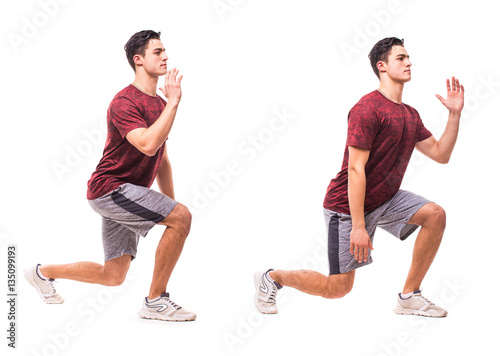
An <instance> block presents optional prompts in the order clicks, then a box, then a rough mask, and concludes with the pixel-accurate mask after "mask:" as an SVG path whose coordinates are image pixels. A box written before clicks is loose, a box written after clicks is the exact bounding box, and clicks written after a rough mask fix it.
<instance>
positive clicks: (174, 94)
mask: <svg viewBox="0 0 500 356" xmlns="http://www.w3.org/2000/svg"><path fill="white" fill-rule="evenodd" d="M178 74H179V70H178V69H177V68H174V69H172V70H169V71H167V75H166V76H165V86H164V87H160V90H161V92H162V93H163V95H165V97H166V98H167V101H168V102H169V103H173V102H176V103H179V101H181V97H182V90H181V80H182V75H179V77H177V75H178Z"/></svg>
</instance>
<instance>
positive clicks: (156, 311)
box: [138, 293, 196, 321]
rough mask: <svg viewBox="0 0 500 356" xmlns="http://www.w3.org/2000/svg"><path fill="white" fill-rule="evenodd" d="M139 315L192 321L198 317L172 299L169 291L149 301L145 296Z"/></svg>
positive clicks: (159, 318)
mask: <svg viewBox="0 0 500 356" xmlns="http://www.w3.org/2000/svg"><path fill="white" fill-rule="evenodd" d="M138 314H139V316H140V317H141V318H146V319H156V320H165V321H191V320H194V319H196V314H195V313H191V312H189V311H187V310H184V309H182V308H181V307H180V306H178V305H177V304H175V303H174V302H173V301H172V300H170V296H169V294H168V293H163V294H162V295H161V296H159V297H158V298H156V299H153V300H152V301H149V300H148V298H144V302H143V303H142V309H141V310H140V311H139V313H138Z"/></svg>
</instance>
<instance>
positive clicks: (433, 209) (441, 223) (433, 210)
mask: <svg viewBox="0 0 500 356" xmlns="http://www.w3.org/2000/svg"><path fill="white" fill-rule="evenodd" d="M429 208H430V213H429V215H428V218H427V221H426V222H424V225H428V226H429V225H433V227H437V228H439V229H442V230H444V229H445V228H446V211H445V210H444V209H443V208H442V207H441V206H439V205H437V204H430V206H429Z"/></svg>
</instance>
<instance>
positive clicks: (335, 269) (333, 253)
mask: <svg viewBox="0 0 500 356" xmlns="http://www.w3.org/2000/svg"><path fill="white" fill-rule="evenodd" d="M339 220H340V218H339V217H338V216H337V215H333V216H332V217H331V218H330V223H329V224H328V260H329V262H330V274H340V259H339Z"/></svg>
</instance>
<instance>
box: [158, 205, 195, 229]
mask: <svg viewBox="0 0 500 356" xmlns="http://www.w3.org/2000/svg"><path fill="white" fill-rule="evenodd" d="M191 219H192V215H191V212H190V211H189V209H188V208H187V207H186V206H185V205H183V204H181V203H178V204H177V205H176V206H175V208H174V210H172V212H171V213H170V214H169V215H168V216H167V217H166V218H165V219H164V220H163V221H162V222H161V223H162V224H164V225H167V227H171V228H175V229H178V230H180V231H182V233H183V235H184V236H187V235H188V234H189V231H190V230H191Z"/></svg>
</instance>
